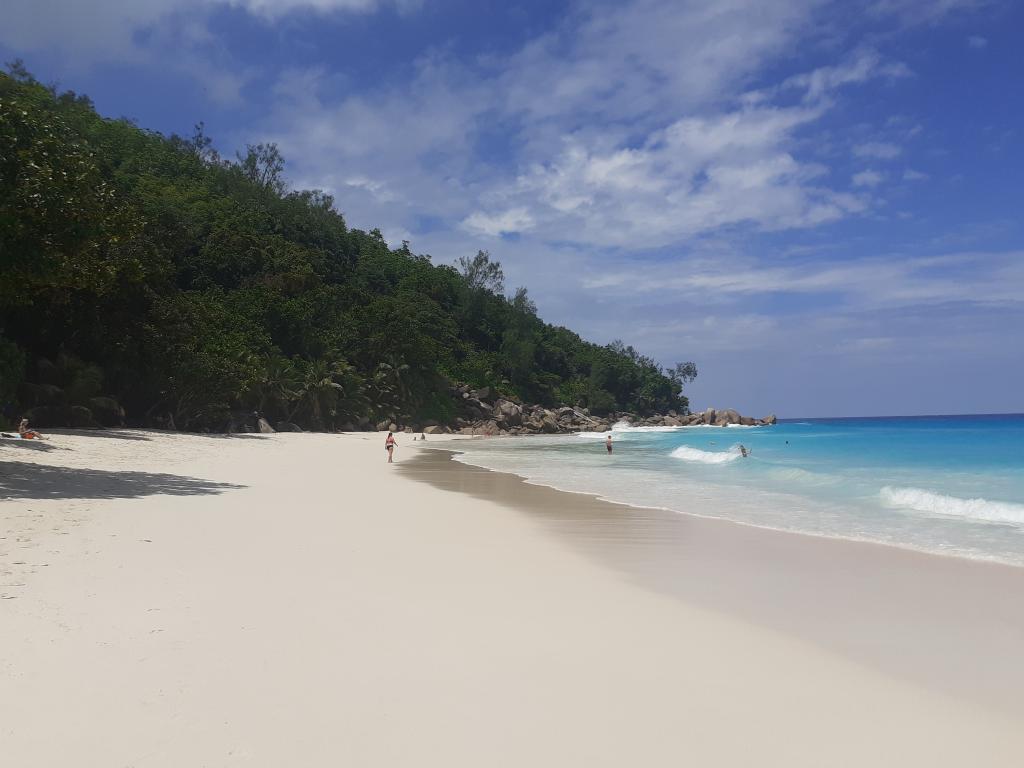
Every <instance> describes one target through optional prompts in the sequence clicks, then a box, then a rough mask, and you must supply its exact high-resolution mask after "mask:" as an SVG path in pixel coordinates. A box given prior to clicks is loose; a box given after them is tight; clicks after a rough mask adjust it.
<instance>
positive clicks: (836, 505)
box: [457, 414, 1024, 566]
mask: <svg viewBox="0 0 1024 768" xmlns="http://www.w3.org/2000/svg"><path fill="white" fill-rule="evenodd" d="M611 434H612V438H613V446H614V452H613V453H612V455H611V456H609V455H607V453H606V450H605V447H604V440H605V437H606V436H607V433H598V432H584V433H579V434H575V435H558V436H543V437H542V436H537V437H522V438H492V439H480V440H471V441H470V440H467V441H465V442H462V443H459V444H458V450H459V451H461V452H462V453H461V454H460V455H459V456H457V458H458V460H460V461H463V462H466V463H468V464H474V465H476V466H481V467H486V468H488V469H494V470H498V471H503V472H511V473H514V474H517V475H520V476H521V477H524V478H525V479H527V480H528V481H529V482H532V483H536V484H540V485H547V486H551V487H554V488H558V489H561V490H565V491H575V492H583V493H592V494H595V495H597V496H600V497H602V498H605V499H608V500H609V501H617V502H622V503H625V504H632V505H635V506H644V507H658V508H661V509H667V510H672V511H675V512H679V513H683V514H692V515H700V516H704V517H716V518H724V519H727V520H732V521H735V522H738V523H743V524H747V525H755V526H760V527H765V528H773V529H779V530H786V531H795V532H799V533H804V534H811V535H816V536H829V537H839V538H845V539H855V540H861V541H871V542H876V543H880V544H887V545H892V546H899V547H906V548H910V549H916V550H921V551H925V552H932V553H936V554H943V555H952V556H959V557H967V558H975V559H982V560H992V561H997V562H1003V563H1008V564H1012V565H1019V566H1024V414H1015V415H982V416H919V417H887V418H842V419H791V420H784V421H780V422H779V423H778V424H776V425H775V426H771V427H740V426H733V427H724V428H723V427H629V426H628V425H625V424H618V425H616V426H615V427H614V428H613V430H612V432H611ZM741 445H742V446H744V447H746V448H747V449H748V456H747V457H743V455H742V453H741V451H740V446H741Z"/></svg>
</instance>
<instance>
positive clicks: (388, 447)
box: [384, 432, 397, 464]
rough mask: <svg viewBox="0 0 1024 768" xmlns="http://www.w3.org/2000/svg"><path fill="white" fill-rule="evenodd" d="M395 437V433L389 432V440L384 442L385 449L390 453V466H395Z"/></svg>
mask: <svg viewBox="0 0 1024 768" xmlns="http://www.w3.org/2000/svg"><path fill="white" fill-rule="evenodd" d="M396 445H397V443H396V442H395V435H394V433H393V432H388V436H387V438H386V439H385V440H384V449H385V450H386V451H387V452H388V464H393V463H394V462H393V461H392V458H394V453H395V446H396Z"/></svg>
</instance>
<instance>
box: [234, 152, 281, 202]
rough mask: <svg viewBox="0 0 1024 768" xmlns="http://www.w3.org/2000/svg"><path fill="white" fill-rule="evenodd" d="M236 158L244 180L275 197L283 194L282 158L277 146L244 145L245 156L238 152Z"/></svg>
mask: <svg viewBox="0 0 1024 768" xmlns="http://www.w3.org/2000/svg"><path fill="white" fill-rule="evenodd" d="M236 157H237V158H238V168H239V169H240V170H241V171H242V173H243V175H244V176H245V178H247V179H248V180H249V181H251V182H252V183H253V184H255V185H256V186H258V187H262V188H263V189H265V190H267V191H269V192H272V193H273V194H275V195H283V194H284V192H285V183H284V176H283V174H284V158H283V157H282V156H281V152H280V151H279V150H278V148H277V144H273V143H271V144H262V143H261V144H246V145H245V155H243V154H242V153H241V152H238V153H236Z"/></svg>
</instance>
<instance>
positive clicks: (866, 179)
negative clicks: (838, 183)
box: [851, 168, 885, 187]
mask: <svg viewBox="0 0 1024 768" xmlns="http://www.w3.org/2000/svg"><path fill="white" fill-rule="evenodd" d="M884 179H885V177H884V176H883V175H882V174H880V173H879V172H878V171H873V170H871V169H870V168H869V169H867V170H865V171H861V172H860V173H855V174H853V178H852V179H851V181H852V182H853V186H855V187H877V186H878V185H879V184H881V183H882V181H883V180H884Z"/></svg>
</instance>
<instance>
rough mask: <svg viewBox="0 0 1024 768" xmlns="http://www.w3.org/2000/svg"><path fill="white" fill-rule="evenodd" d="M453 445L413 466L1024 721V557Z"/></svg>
mask: <svg viewBox="0 0 1024 768" xmlns="http://www.w3.org/2000/svg"><path fill="white" fill-rule="evenodd" d="M452 456H453V452H452V451H442V450H436V451H426V452H423V453H422V454H421V455H419V456H417V457H416V459H415V460H414V461H413V462H411V463H409V464H407V465H405V466H404V467H403V471H404V472H406V473H409V474H411V475H412V476H414V477H416V478H417V479H418V480H422V481H425V482H429V483H431V484H433V485H435V486H436V487H439V488H443V489H445V490H450V491H458V492H461V493H468V494H470V495H473V496H475V497H476V498H480V499H487V500H489V501H496V502H499V503H502V504H505V505H507V506H509V507H511V508H514V509H517V510H521V511H523V512H525V513H527V514H529V515H531V516H532V517H533V518H534V519H536V520H537V521H539V522H540V523H541V524H542V525H543V526H544V528H545V529H546V530H548V531H549V532H550V533H551V534H552V535H554V536H556V537H558V539H559V540H560V541H562V542H564V543H565V544H566V545H567V546H569V547H572V548H573V549H574V550H576V551H578V552H581V553H583V554H585V555H587V556H588V557H589V558H591V559H592V560H593V561H594V562H597V563H599V564H601V565H603V566H604V567H607V568H611V569H613V570H615V571H616V572H618V573H620V574H621V575H623V576H625V577H626V578H628V579H629V580H630V581H631V582H633V583H635V584H637V585H639V586H641V587H643V588H645V589H650V590H653V591H656V592H659V593H662V594H667V595H670V596H672V597H674V598H676V599H679V600H682V601H685V602H687V603H689V604H693V605H698V606H701V607H702V608H707V609H710V610H714V611H718V612H721V613H724V614H729V615H731V616H735V617H739V618H742V619H743V620H745V621H750V622H752V623H755V624H757V625H759V626H763V627H766V628H770V629H772V630H777V631H781V632H785V633H787V634H792V635H794V636H797V637H800V638H801V639H803V640H807V641H811V642H813V643H815V644H817V645H820V646H821V647H823V648H825V649H827V650H829V651H832V652H838V653H840V654H842V655H844V656H846V657H848V658H850V659H851V660H853V661H855V662H857V663H862V664H866V665H869V666H872V667H875V668H877V669H878V670H880V671H882V672H884V673H885V674H887V675H892V676H895V677H900V678H904V679H906V680H908V681H910V682H913V683H915V684H919V685H923V686H927V687H929V688H933V689H935V690H936V691H941V692H943V693H946V694H949V695H952V696H955V697H957V698H959V699H963V700H965V701H971V702H973V703H975V704H976V705H978V706H982V707H988V708H993V709H994V710H997V711H1002V712H1004V713H1007V714H1010V715H1012V716H1014V717H1019V718H1021V722H1024V661H1022V660H1021V659H1022V658H1024V657H1022V654H1024V568H1017V567H1013V566H1007V565H1001V564H997V563H988V562H981V561H971V560H966V559H962V558H954V557H942V556H935V555H929V554H924V553H918V552H913V551H909V550H904V549H898V548H895V547H888V546H884V545H878V544H871V543H866V542H855V541H847V540H842V539H829V538H823V537H814V536H804V535H800V534H793V533H786V532H780V531H774V530H768V529H762V528H756V527H753V526H748V525H741V524H737V523H733V522H730V521H727V520H714V519H709V518H706V517H696V516H688V515H681V514H678V513H675V512H669V511H666V510H658V509H648V508H640V507H633V506H629V505H624V504H615V503H612V502H608V501H604V500H601V499H598V498H595V497H593V496H588V495H585V494H578V493H568V492H564V491H559V490H555V489H552V488H549V487H546V486H540V485H532V484H530V483H527V482H526V481H524V480H523V479H522V478H520V477H517V476H515V475H511V474H506V473H502V472H494V471H490V470H487V469H483V468H480V467H476V466H472V465H469V464H464V463H462V462H458V461H454V460H452Z"/></svg>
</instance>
